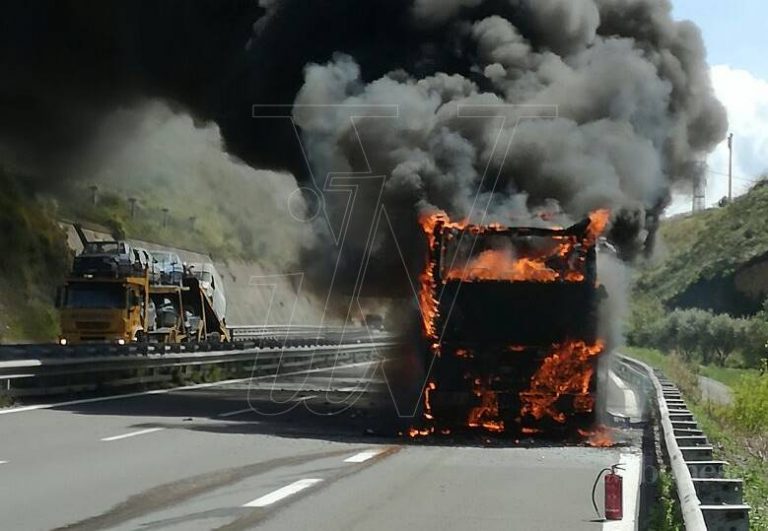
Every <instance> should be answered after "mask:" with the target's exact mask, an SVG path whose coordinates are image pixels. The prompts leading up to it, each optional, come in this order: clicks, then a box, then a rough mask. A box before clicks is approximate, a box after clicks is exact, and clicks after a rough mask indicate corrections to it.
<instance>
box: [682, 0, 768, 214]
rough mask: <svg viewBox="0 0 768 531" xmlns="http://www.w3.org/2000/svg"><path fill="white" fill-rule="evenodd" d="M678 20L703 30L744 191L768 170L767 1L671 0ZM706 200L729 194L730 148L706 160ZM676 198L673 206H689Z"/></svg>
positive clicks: (737, 189) (738, 186)
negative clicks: (732, 140) (689, 22)
mask: <svg viewBox="0 0 768 531" xmlns="http://www.w3.org/2000/svg"><path fill="white" fill-rule="evenodd" d="M672 2H673V5H674V16H675V18H676V19H688V20H692V21H693V22H695V23H696V24H697V25H698V26H699V27H700V28H701V30H702V35H703V37H704V43H705V45H706V46H707V53H708V58H709V64H710V66H711V76H712V83H713V86H714V89H715V93H716V94H717V96H718V97H719V99H720V101H721V102H723V104H724V105H725V107H726V109H727V110H728V118H729V122H730V128H731V132H732V133H733V134H734V171H733V173H734V177H735V179H734V193H735V194H737V195H738V194H741V193H744V192H746V191H747V190H748V189H749V188H750V186H751V185H752V184H753V183H754V181H755V179H757V178H758V177H759V176H760V175H762V174H764V173H768V2H767V1H766V0H738V1H737V2H728V1H727V0H719V1H715V0H672ZM707 163H708V167H709V170H710V171H709V173H708V177H707V204H708V205H712V204H714V203H716V202H717V201H718V200H719V199H720V198H722V197H724V196H726V195H727V194H728V178H727V177H726V175H727V172H728V149H727V146H726V144H725V143H723V144H722V145H720V146H719V147H718V148H717V150H715V152H714V153H713V154H712V155H710V157H709V158H708V160H707ZM690 207H691V198H690V196H688V197H684V196H678V197H676V198H675V201H674V203H673V205H672V207H671V209H670V213H677V212H681V211H684V210H685V209H690Z"/></svg>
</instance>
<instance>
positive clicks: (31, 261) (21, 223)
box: [0, 169, 71, 343]
mask: <svg viewBox="0 0 768 531" xmlns="http://www.w3.org/2000/svg"><path fill="white" fill-rule="evenodd" d="M0 189H2V191H3V193H2V194H0V342H2V343H8V342H14V341H48V340H51V339H54V338H55V337H56V334H57V333H58V320H57V319H56V315H55V309H54V300H55V294H56V287H57V286H58V285H60V283H61V282H62V280H63V278H64V274H65V272H66V271H67V268H68V267H69V261H70V259H71V256H70V253H69V250H68V249H67V245H66V240H65V235H64V232H63V230H62V229H61V228H60V227H59V225H58V224H57V223H56V209H55V206H54V205H53V203H51V202H50V201H46V200H42V199H40V198H38V197H36V196H35V195H34V194H33V193H32V192H31V191H30V190H28V189H26V188H25V186H24V183H23V181H22V180H21V179H18V178H14V177H12V176H11V175H9V174H8V173H6V172H5V171H3V170H2V169H0Z"/></svg>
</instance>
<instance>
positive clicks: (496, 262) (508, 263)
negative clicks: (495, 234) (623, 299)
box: [445, 250, 583, 282]
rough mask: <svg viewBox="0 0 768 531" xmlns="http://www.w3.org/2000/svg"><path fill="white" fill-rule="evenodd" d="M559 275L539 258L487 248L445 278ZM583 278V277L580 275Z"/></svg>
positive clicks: (515, 279) (532, 278)
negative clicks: (514, 254) (515, 256)
mask: <svg viewBox="0 0 768 531" xmlns="http://www.w3.org/2000/svg"><path fill="white" fill-rule="evenodd" d="M559 277H560V275H559V273H558V272H557V271H555V270H554V269H550V268H549V267H547V265H546V264H545V263H544V262H543V261H540V260H532V259H529V258H519V259H515V258H513V257H512V254H511V253H509V252H505V251H496V250H488V251H483V252H482V253H480V254H479V255H478V256H477V257H476V258H474V259H473V260H471V261H470V262H469V263H468V264H467V265H466V266H464V267H461V268H457V269H453V270H451V271H449V272H448V274H447V275H445V279H446V280H460V281H462V282H471V281H476V280H506V281H508V282H521V281H533V282H554V281H556V280H557V279H558V278H559ZM582 278H583V277H582Z"/></svg>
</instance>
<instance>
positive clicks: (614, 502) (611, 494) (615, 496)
mask: <svg viewBox="0 0 768 531" xmlns="http://www.w3.org/2000/svg"><path fill="white" fill-rule="evenodd" d="M617 470H624V469H623V468H621V467H620V466H619V465H613V466H611V467H610V468H604V469H602V470H601V471H600V473H599V474H598V475H597V478H596V479H595V484H594V485H592V506H593V507H594V508H595V512H596V513H597V516H599V517H600V518H601V519H604V520H621V519H622V518H624V503H623V501H624V489H623V484H622V482H623V480H622V478H621V476H620V475H618V474H617V473H616V471H617ZM606 473H607V474H606ZM603 474H606V476H605V516H604V517H603V516H602V515H601V514H600V510H599V509H598V508H597V502H596V501H595V492H596V491H597V485H598V483H600V478H601V477H602V475H603Z"/></svg>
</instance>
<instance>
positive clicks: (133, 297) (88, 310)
mask: <svg viewBox="0 0 768 531" xmlns="http://www.w3.org/2000/svg"><path fill="white" fill-rule="evenodd" d="M57 299H58V300H57V306H58V308H59V316H60V320H61V336H60V337H59V343H60V344H62V345H68V344H78V343H86V342H99V343H116V344H119V345H124V344H126V343H129V342H131V341H145V340H146V339H147V335H146V333H147V331H148V329H149V326H148V322H149V320H150V319H151V317H152V316H151V315H150V313H151V312H150V306H151V304H150V302H151V301H150V289H149V277H148V276H147V275H146V274H145V275H143V276H133V275H132V276H127V277H124V278H96V277H73V278H70V279H69V280H68V281H67V282H66V284H65V285H64V287H63V288H61V289H60V290H59V294H58V297H57Z"/></svg>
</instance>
